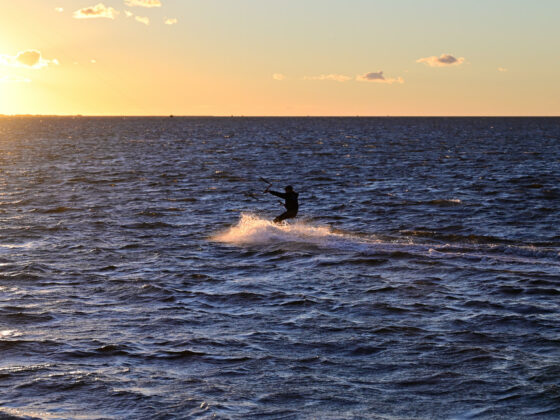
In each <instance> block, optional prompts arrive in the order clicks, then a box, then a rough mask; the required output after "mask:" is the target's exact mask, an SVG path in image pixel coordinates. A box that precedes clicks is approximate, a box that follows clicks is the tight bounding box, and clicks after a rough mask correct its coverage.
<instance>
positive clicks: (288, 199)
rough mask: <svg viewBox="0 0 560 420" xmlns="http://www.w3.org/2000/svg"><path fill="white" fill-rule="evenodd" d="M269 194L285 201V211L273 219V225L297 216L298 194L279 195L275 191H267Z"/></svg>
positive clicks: (292, 192)
mask: <svg viewBox="0 0 560 420" xmlns="http://www.w3.org/2000/svg"><path fill="white" fill-rule="evenodd" d="M268 192H269V193H270V194H272V195H275V196H276V197H280V198H283V199H284V200H285V203H284V207H286V211H285V212H284V213H282V214H281V215H280V216H278V217H276V218H275V219H274V223H280V222H281V221H282V220H285V219H291V218H292V217H296V216H297V212H298V208H299V204H298V195H299V194H298V193H297V192H294V191H291V192H286V193H280V192H276V191H268Z"/></svg>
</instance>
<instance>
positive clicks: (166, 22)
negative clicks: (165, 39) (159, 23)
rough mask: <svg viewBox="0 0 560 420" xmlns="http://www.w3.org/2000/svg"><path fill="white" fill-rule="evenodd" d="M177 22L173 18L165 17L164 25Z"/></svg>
mask: <svg viewBox="0 0 560 420" xmlns="http://www.w3.org/2000/svg"><path fill="white" fill-rule="evenodd" d="M177 22H178V20H177V19H174V18H170V19H165V24H166V25H175V24H176V23H177Z"/></svg>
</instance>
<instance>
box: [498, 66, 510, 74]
mask: <svg viewBox="0 0 560 420" xmlns="http://www.w3.org/2000/svg"><path fill="white" fill-rule="evenodd" d="M498 71H499V72H502V73H503V72H506V71H508V69H505V68H503V67H498Z"/></svg>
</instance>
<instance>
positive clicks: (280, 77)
mask: <svg viewBox="0 0 560 420" xmlns="http://www.w3.org/2000/svg"><path fill="white" fill-rule="evenodd" d="M272 78H273V79H274V80H285V79H286V76H284V75H283V74H282V73H274V74H273V75H272Z"/></svg>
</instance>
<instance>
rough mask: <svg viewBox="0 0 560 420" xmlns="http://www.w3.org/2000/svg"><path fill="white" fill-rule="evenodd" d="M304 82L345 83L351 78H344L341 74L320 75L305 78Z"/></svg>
mask: <svg viewBox="0 0 560 420" xmlns="http://www.w3.org/2000/svg"><path fill="white" fill-rule="evenodd" d="M303 79H304V80H334V81H336V82H347V81H348V80H352V78H351V77H348V76H345V75H343V74H321V75H319V76H305V77H304V78H303Z"/></svg>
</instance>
